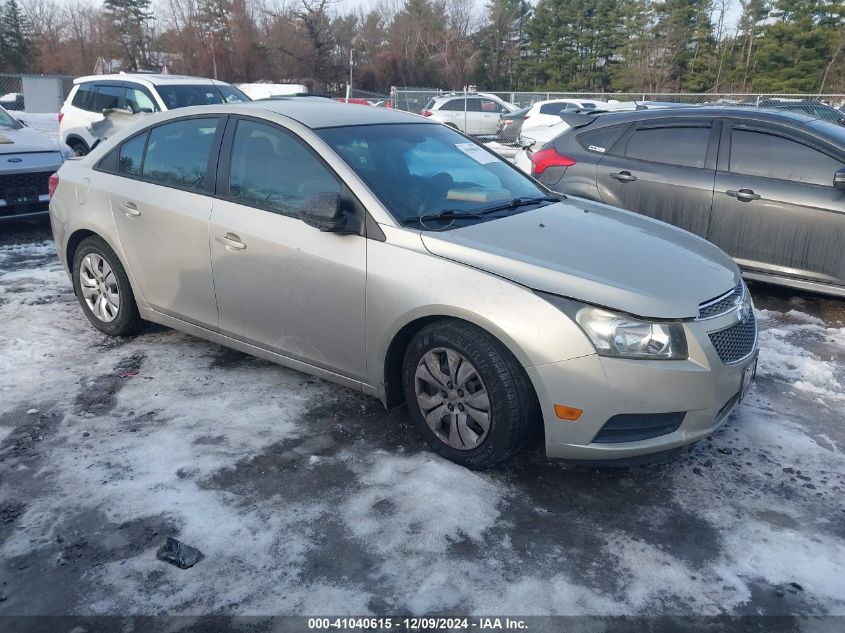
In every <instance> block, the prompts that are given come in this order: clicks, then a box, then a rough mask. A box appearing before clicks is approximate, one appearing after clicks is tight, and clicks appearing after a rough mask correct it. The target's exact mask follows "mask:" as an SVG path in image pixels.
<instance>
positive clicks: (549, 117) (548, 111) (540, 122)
mask: <svg viewBox="0 0 845 633" xmlns="http://www.w3.org/2000/svg"><path fill="white" fill-rule="evenodd" d="M616 107H617V106H616V105H615V104H614V105H611V104H608V103H606V102H604V101H596V100H592V99H550V100H548V101H537V102H536V103H533V104H531V107H530V108H529V109H528V113H527V114H526V115H525V121H524V122H523V124H522V129H523V130H525V131H527V130H531V129H534V128H540V127H548V126H550V125H555V124H558V123H560V122H561V121H560V113H561V112H563V111H564V110H575V109H578V110H611V109H615V108H616ZM621 107H624V106H621Z"/></svg>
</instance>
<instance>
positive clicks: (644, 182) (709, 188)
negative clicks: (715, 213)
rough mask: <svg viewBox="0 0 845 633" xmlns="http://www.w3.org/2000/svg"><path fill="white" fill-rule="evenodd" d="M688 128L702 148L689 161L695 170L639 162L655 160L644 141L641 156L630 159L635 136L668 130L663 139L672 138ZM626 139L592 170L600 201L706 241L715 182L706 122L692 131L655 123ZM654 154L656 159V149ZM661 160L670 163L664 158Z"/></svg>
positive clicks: (653, 162) (657, 163)
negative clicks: (677, 228)
mask: <svg viewBox="0 0 845 633" xmlns="http://www.w3.org/2000/svg"><path fill="white" fill-rule="evenodd" d="M688 127H689V128H690V129H692V130H694V135H695V140H698V141H699V142H700V143H703V145H701V146H700V147H699V148H698V149H699V154H698V156H697V157H696V158H695V159H694V160H691V161H690V162H694V163H695V166H692V165H678V164H671V163H669V162H655V161H653V160H645V159H644V158H642V157H649V158H652V157H653V158H659V156H651V148H652V146H651V142H649V141H648V139H646V140H644V141H643V143H646V145H645V146H644V147H643V149H642V150H641V151H638V153H637V154H635V155H631V154H632V152H631V144H632V143H633V142H635V140H636V139H635V138H634V135H636V134H637V133H649V134H650V133H653V132H654V131H655V130H661V131H662V130H668V131H669V133H668V134H667V135H666V136H667V137H668V138H670V139H671V138H672V137H673V136H677V135H678V134H679V133H680V132H679V130H680V129H687V128H688ZM681 134H683V133H681ZM626 135H627V138H623V139H621V141H620V143H618V144H617V145H615V146H614V152H615V153H614V154H606V155H605V156H603V157H602V158H601V160H600V161H599V163H598V165H597V167H596V187H597V189H598V192H599V195H600V196H601V199H602V201H603V202H606V203H607V204H611V205H614V206H617V207H621V208H623V209H628V210H630V211H635V212H637V213H641V214H643V215H647V216H649V217H652V218H655V219H657V220H661V221H663V222H667V223H669V224H673V225H675V226H678V227H680V228H682V229H686V230H687V231H690V232H692V233H695V234H696V235H700V236H705V235H706V234H707V227H708V224H709V222H710V209H711V205H712V202H713V186H714V182H715V168H714V167H715V150H714V151H712V152H711V150H710V149H709V147H708V144H709V143H713V142H714V141H712V140H711V139H712V137H713V132H712V131H711V127H710V124H709V122H701V123H699V124H697V125H695V126H681V125H678V124H672V123H660V122H655V123H649V127H648V128H640V129H636V130H631V131H630V132H629V133H627V134H626ZM653 149H654V150H655V152H654V153H655V154H657V153H658V152H657V150H659V149H660V148H659V147H653ZM626 154H628V155H626ZM711 154H712V157H711ZM666 160H667V161H668V160H673V158H672V157H671V156H668V157H667V158H666Z"/></svg>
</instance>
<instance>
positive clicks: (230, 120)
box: [50, 99, 757, 469]
mask: <svg viewBox="0 0 845 633" xmlns="http://www.w3.org/2000/svg"><path fill="white" fill-rule="evenodd" d="M50 188H51V194H52V199H51V202H50V214H51V220H52V226H53V234H54V236H55V242H56V246H57V250H58V253H59V257H60V258H61V260H62V262H63V264H64V266H65V268H66V270H67V271H68V273H69V274H70V276H71V279H72V281H73V287H74V290H75V292H76V295H77V297H78V298H79V303H80V305H81V307H82V310H83V312H84V313H85V315H86V316H87V317H88V319H89V321H90V322H91V323H92V324H93V325H94V326H95V327H96V328H98V329H99V330H101V331H103V332H105V333H106V334H110V335H115V336H123V335H127V334H130V333H132V332H135V331H136V329H137V328H138V326H139V325H140V324H141V323H142V321H143V320H146V321H153V322H156V323H160V324H164V325H167V326H170V327H173V328H176V329H179V330H183V331H185V332H189V333H192V334H195V335H197V336H201V337H203V338H206V339H209V340H212V341H216V342H218V343H221V344H223V345H227V346H230V347H233V348H236V349H239V350H242V351H245V352H248V353H250V354H255V355H257V356H261V357H263V358H267V359H270V360H273V361H276V362H278V363H281V364H283V365H286V366H288V367H292V368H295V369H298V370H302V371H306V372H309V373H311V374H315V375H317V376H321V377H323V378H327V379H329V380H333V381H335V382H338V383H340V384H343V385H346V386H348V387H350V388H352V389H357V390H361V391H363V392H365V393H368V394H371V395H373V396H376V397H378V398H380V399H381V401H382V402H383V403H384V404H385V405H386V406H388V407H393V406H396V405H399V404H401V403H402V402H404V403H405V404H406V405H407V407H408V410H409V411H410V414H411V416H412V418H413V420H414V421H415V423H416V425H417V426H418V427H419V430H420V432H421V433H422V434H423V435H424V436H425V438H426V440H427V441H428V442H429V443H430V445H431V446H432V447H433V448H434V450H436V451H437V452H439V453H440V454H442V455H444V456H445V457H447V458H449V459H451V460H453V461H455V462H458V463H460V464H463V465H465V466H467V467H469V468H475V469H481V468H487V467H490V466H492V465H494V464H497V463H500V462H502V461H504V460H507V459H508V458H509V457H511V456H512V455H513V454H514V453H515V452H517V451H518V450H519V449H520V448H522V447H524V446H525V445H526V444H527V443H529V442H530V441H531V440H532V438H536V437H538V436H540V437H542V438H543V439H544V443H545V449H546V453H547V455H548V456H549V457H552V458H561V459H567V460H587V461H596V460H602V461H607V460H622V461H627V462H630V461H635V460H637V459H642V458H643V456H651V455H652V454H655V453H664V452H667V451H672V450H674V449H677V448H679V447H681V446H683V445H685V444H689V443H691V442H694V441H696V440H698V439H701V438H702V437H704V436H706V435H707V434H709V433H711V432H712V431H713V430H714V429H715V428H716V427H717V426H718V425H719V424H720V423H722V422H723V421H724V420H725V418H726V417H727V416H728V414H729V413H730V412H731V410H732V409H733V408H734V406H735V405H736V404H737V402H739V400H740V399H741V398H742V397H743V395H744V393H745V392H746V390H747V389H748V387H749V385H750V384H751V382H752V380H753V377H754V368H755V366H756V352H757V325H756V322H755V317H754V312H753V308H752V303H751V298H750V297H749V294H748V291H747V289H746V287H745V285H744V284H743V282H742V280H741V278H740V274H739V271H738V269H737V267H736V265H735V264H734V263H733V262H732V261H731V259H730V258H729V257H728V256H726V255H725V254H724V253H723V252H722V251H720V250H719V249H718V248H716V247H715V246H713V245H711V244H709V243H708V242H706V241H705V240H703V239H701V238H699V237H697V236H695V235H692V234H691V233H688V232H686V231H683V230H680V229H677V228H674V227H671V226H669V225H667V224H664V223H662V222H659V221H656V220H653V219H650V218H646V217H643V216H640V215H637V214H634V213H630V212H627V211H622V210H620V209H616V208H613V207H609V206H607V205H603V204H599V203H595V202H588V201H586V200H581V199H577V198H567V199H560V198H556V197H550V195H549V191H548V190H546V189H544V188H542V186H540V185H538V184H537V183H536V182H535V181H533V180H531V179H530V178H529V177H527V176H525V175H524V174H522V173H521V172H520V171H519V170H517V169H516V168H514V167H513V166H511V165H510V164H508V163H506V162H504V161H503V160H501V159H500V158H499V157H497V156H496V155H495V154H493V153H491V152H490V151H488V150H487V149H486V148H484V147H483V146H481V145H478V144H476V143H475V142H473V141H472V140H470V139H468V138H466V137H464V136H462V135H461V134H459V133H458V132H456V131H454V130H452V129H450V128H448V127H446V126H444V125H441V124H438V123H435V122H432V121H430V120H426V119H424V118H422V117H419V116H416V115H412V114H407V113H403V112H398V111H393V110H385V109H379V108H360V107H349V106H348V105H344V104H337V103H332V102H329V101H326V102H322V101H321V102H319V103H318V102H317V101H315V100H313V99H290V100H281V101H264V102H254V103H246V104H229V105H220V106H206V107H202V108H186V109H183V110H179V111H176V112H166V113H162V114H158V115H155V116H153V117H147V118H145V119H144V120H143V122H142V123H139V124H138V125H136V126H135V127H133V128H130V129H126V130H124V131H122V132H120V133H118V134H117V135H115V136H114V137H112V138H110V139H109V140H108V141H107V142H105V143H103V144H102V146H99V147H97V148H96V149H95V150H94V151H93V152H92V153H91V154H89V155H88V156H85V157H84V158H79V159H73V160H70V161H67V162H66V163H65V164H64V166H63V167H62V168H61V170H60V171H59V172H58V174H57V175H54V176H53V178H52V180H51V183H50Z"/></svg>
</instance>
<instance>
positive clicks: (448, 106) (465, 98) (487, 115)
mask: <svg viewBox="0 0 845 633" xmlns="http://www.w3.org/2000/svg"><path fill="white" fill-rule="evenodd" d="M516 110H518V108H517V107H516V106H515V105H513V104H512V103H508V102H506V101H502V100H501V99H500V98H499V97H497V96H496V95H493V94H487V93H483V92H475V93H467V94H449V95H441V96H438V97H432V98H431V99H430V100H429V101H428V103H427V104H426V105H425V107H424V108H423V109H422V110H421V111H420V114H422V115H423V116H424V117H429V118H431V119H432V120H433V121H438V122H439V123H443V124H444V125H448V126H449V127H451V128H454V129H456V130H460V131H461V132H464V133H466V134H472V135H475V136H494V135H496V133H497V132H498V126H499V115H501V114H508V113H510V112H515V111H516Z"/></svg>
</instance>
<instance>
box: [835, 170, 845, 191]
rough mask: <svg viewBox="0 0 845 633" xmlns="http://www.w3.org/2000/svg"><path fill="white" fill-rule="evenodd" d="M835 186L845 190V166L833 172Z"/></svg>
mask: <svg viewBox="0 0 845 633" xmlns="http://www.w3.org/2000/svg"><path fill="white" fill-rule="evenodd" d="M833 187H834V188H835V189H838V190H839V191H845V167H843V168H842V169H840V170H839V171H838V172H836V173H835V174H833Z"/></svg>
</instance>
